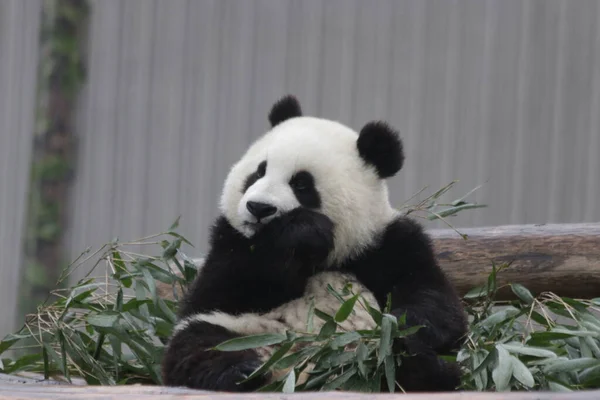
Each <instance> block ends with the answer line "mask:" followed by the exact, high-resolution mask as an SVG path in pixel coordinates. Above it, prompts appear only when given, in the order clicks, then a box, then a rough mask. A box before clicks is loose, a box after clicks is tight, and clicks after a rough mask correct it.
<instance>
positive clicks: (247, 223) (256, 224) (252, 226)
mask: <svg viewBox="0 0 600 400" xmlns="http://www.w3.org/2000/svg"><path fill="white" fill-rule="evenodd" d="M264 225H265V224H263V223H262V222H260V221H256V222H250V221H244V226H245V227H248V228H250V229H252V230H253V231H256V230H259V229H260V228H262V227H263V226H264Z"/></svg>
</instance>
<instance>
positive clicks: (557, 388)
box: [548, 381, 573, 392]
mask: <svg viewBox="0 0 600 400" xmlns="http://www.w3.org/2000/svg"><path fill="white" fill-rule="evenodd" d="M548 389H550V390H551V391H553V392H572V391H573V390H572V389H569V388H568V387H566V386H564V385H561V384H560V383H558V382H554V381H548Z"/></svg>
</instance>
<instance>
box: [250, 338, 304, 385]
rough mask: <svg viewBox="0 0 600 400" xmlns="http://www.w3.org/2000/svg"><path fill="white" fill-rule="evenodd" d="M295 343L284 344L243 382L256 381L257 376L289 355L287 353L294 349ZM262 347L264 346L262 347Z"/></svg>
mask: <svg viewBox="0 0 600 400" xmlns="http://www.w3.org/2000/svg"><path fill="white" fill-rule="evenodd" d="M293 345H294V342H287V343H284V344H283V345H282V346H281V347H280V348H279V349H277V351H276V352H275V353H273V355H272V356H271V358H269V359H268V360H267V361H266V362H264V363H263V365H261V366H260V367H259V368H258V369H256V370H255V371H253V372H252V373H251V374H250V375H249V376H248V378H246V379H244V380H243V381H242V382H246V381H249V380H251V379H254V377H255V376H258V375H262V374H264V373H265V372H266V371H267V370H268V369H269V368H271V366H273V365H274V364H275V363H276V362H277V361H279V360H281V359H282V358H283V356H285V355H286V354H287V352H288V351H289V350H290V349H291V348H292V346H293ZM261 347H262V346H261Z"/></svg>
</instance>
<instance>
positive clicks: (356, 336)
mask: <svg viewBox="0 0 600 400" xmlns="http://www.w3.org/2000/svg"><path fill="white" fill-rule="evenodd" d="M361 337H362V336H361V335H360V333H358V332H346V333H343V334H341V335H340V336H338V337H336V338H335V339H333V340H332V341H331V344H330V346H331V348H333V349H337V348H338V347H344V346H346V345H347V344H350V343H352V342H356V341H357V340H360V339H361Z"/></svg>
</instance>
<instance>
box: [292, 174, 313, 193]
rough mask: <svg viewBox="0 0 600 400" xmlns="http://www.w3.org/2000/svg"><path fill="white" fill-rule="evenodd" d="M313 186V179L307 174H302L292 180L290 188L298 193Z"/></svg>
mask: <svg viewBox="0 0 600 400" xmlns="http://www.w3.org/2000/svg"><path fill="white" fill-rule="evenodd" d="M312 185H313V180H312V177H311V175H310V174H308V173H306V172H300V173H298V174H296V175H294V177H293V178H292V179H291V180H290V186H291V187H292V188H293V189H294V190H297V191H304V190H308V189H310V187H311V186H312Z"/></svg>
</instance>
